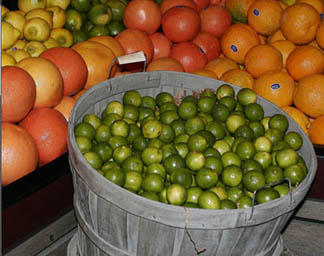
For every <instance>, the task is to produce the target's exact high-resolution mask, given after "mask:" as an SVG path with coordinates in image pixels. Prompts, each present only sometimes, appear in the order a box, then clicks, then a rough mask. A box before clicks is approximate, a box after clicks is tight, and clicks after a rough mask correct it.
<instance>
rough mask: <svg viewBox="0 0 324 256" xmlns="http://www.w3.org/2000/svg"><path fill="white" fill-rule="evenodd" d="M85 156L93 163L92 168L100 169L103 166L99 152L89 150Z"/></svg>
mask: <svg viewBox="0 0 324 256" xmlns="http://www.w3.org/2000/svg"><path fill="white" fill-rule="evenodd" d="M83 156H84V158H85V159H86V160H87V162H88V163H89V164H90V165H91V167H92V168H94V169H96V170H100V169H101V167H102V159H101V156H100V155H99V154H98V153H97V152H93V151H88V152H86V153H84V154H83Z"/></svg>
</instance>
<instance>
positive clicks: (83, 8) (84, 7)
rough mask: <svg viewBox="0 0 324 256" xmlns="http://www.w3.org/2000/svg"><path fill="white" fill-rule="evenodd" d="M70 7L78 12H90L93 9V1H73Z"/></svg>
mask: <svg viewBox="0 0 324 256" xmlns="http://www.w3.org/2000/svg"><path fill="white" fill-rule="evenodd" d="M70 5H71V6H72V7H73V8H74V9H76V10H77V11H78V12H88V11H89V10H90V9H91V6H92V2H91V0H71V3H70Z"/></svg>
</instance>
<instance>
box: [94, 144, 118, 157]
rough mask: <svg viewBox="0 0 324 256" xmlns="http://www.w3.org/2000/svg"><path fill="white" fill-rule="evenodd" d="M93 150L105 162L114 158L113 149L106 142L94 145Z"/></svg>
mask: <svg viewBox="0 0 324 256" xmlns="http://www.w3.org/2000/svg"><path fill="white" fill-rule="evenodd" d="M92 150H93V151H94V152H96V153H98V154H99V155H100V157H101V159H102V161H103V162H106V161H108V160H109V159H110V158H111V157H112V153H113V150H112V148H111V147H110V146H109V144H108V143H105V142H100V143H97V144H95V145H93V147H92Z"/></svg>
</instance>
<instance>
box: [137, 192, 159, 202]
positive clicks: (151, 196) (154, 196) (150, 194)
mask: <svg viewBox="0 0 324 256" xmlns="http://www.w3.org/2000/svg"><path fill="white" fill-rule="evenodd" d="M139 195H140V196H142V197H145V198H147V199H150V200H153V201H158V202H159V201H160V197H159V195H158V194H157V193H154V192H149V191H143V192H142V193H140V194H139Z"/></svg>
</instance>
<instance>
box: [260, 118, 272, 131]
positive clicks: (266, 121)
mask: <svg viewBox="0 0 324 256" xmlns="http://www.w3.org/2000/svg"><path fill="white" fill-rule="evenodd" d="M269 121H270V116H266V117H264V118H263V119H262V120H261V121H260V123H261V124H262V125H263V127H264V130H265V131H267V130H268V129H269Z"/></svg>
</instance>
